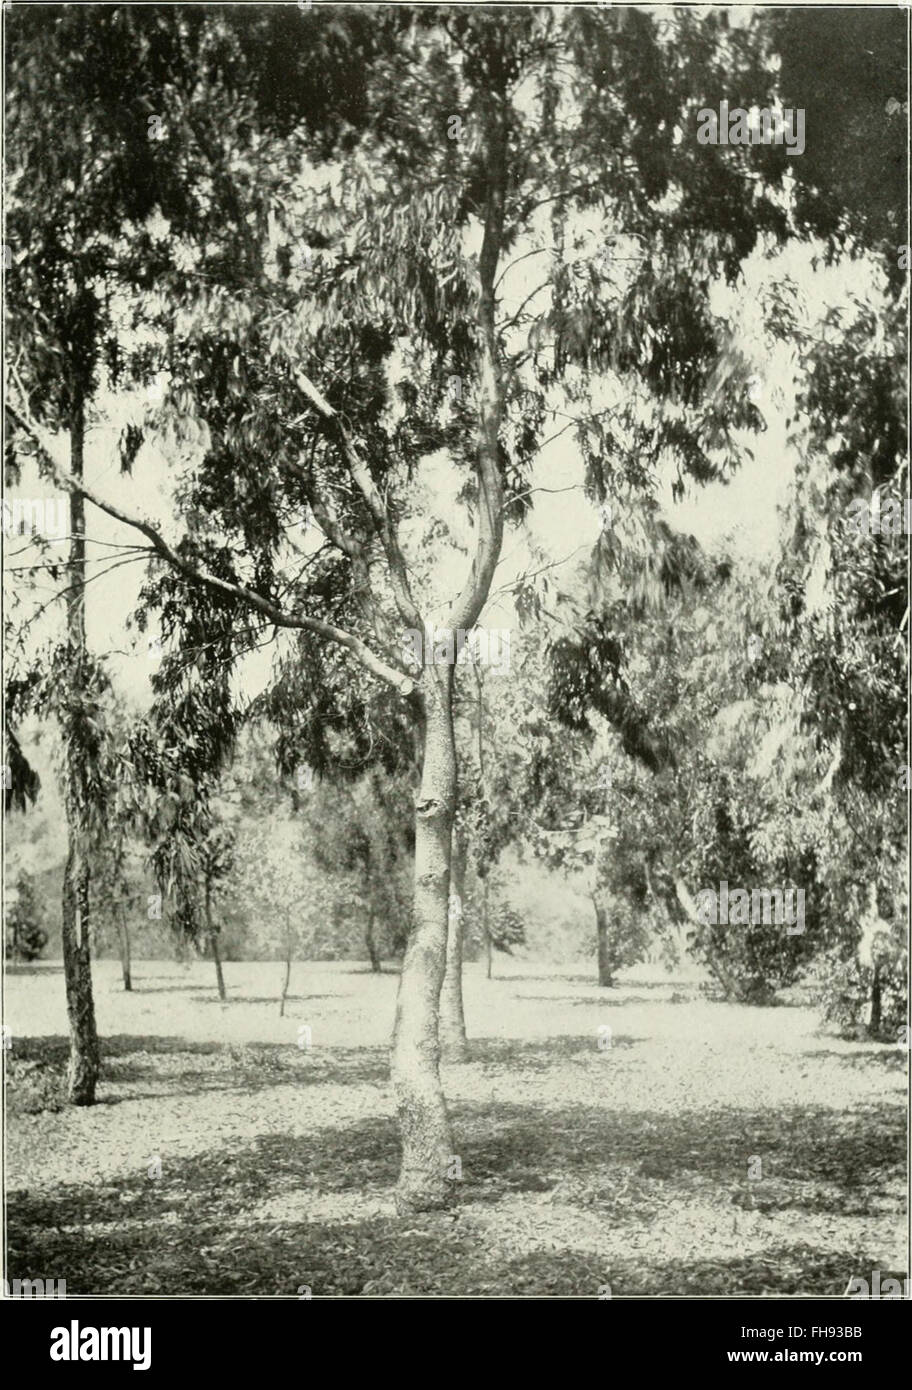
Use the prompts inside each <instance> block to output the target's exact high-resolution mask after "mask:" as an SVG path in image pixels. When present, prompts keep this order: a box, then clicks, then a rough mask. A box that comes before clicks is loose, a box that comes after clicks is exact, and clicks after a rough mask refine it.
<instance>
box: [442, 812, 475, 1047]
mask: <svg viewBox="0 0 912 1390" xmlns="http://www.w3.org/2000/svg"><path fill="white" fill-rule="evenodd" d="M466 857H467V846H466V842H465V837H464V836H463V834H462V833H461V831H459V830H458V829H454V830H453V841H452V863H451V866H450V902H449V921H448V923H447V951H446V971H445V973H444V977H443V987H442V989H441V991H440V1050H441V1052H442V1054H443V1060H444V1061H445V1062H467V1061H468V1059H469V1044H468V1041H467V1040H466V1027H465V1012H464V1009H463V1003H462V942H463V931H464V925H463V924H464V920H465V917H464V911H463V903H464V901H465V875H466Z"/></svg>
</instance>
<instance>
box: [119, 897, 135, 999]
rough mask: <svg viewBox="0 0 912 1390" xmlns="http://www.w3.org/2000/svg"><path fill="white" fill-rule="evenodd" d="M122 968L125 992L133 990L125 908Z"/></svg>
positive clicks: (122, 915)
mask: <svg viewBox="0 0 912 1390" xmlns="http://www.w3.org/2000/svg"><path fill="white" fill-rule="evenodd" d="M119 915H120V933H119V935H120V968H121V971H122V972H123V987H124V989H125V990H132V988H133V980H132V977H131V974H130V928H129V927H128V926H127V914H126V912H125V911H124V909H123V908H121V909H120V914H119Z"/></svg>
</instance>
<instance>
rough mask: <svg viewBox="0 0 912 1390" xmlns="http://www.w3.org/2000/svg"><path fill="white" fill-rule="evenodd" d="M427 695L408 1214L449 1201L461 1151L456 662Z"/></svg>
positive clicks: (397, 1089)
mask: <svg viewBox="0 0 912 1390" xmlns="http://www.w3.org/2000/svg"><path fill="white" fill-rule="evenodd" d="M422 692H423V701H424V750H423V758H422V774H421V787H420V790H419V792H418V796H417V799H416V803H415V899H414V911H413V922H412V930H411V932H410V934H409V939H408V943H407V945H406V948H405V956H404V958H403V962H402V972H401V974H400V977H399V995H398V1000H397V1004H396V1025H395V1030H394V1033H393V1051H392V1062H391V1068H390V1072H391V1077H392V1082H393V1091H394V1093H395V1097H396V1109H397V1113H398V1117H399V1132H400V1136H401V1140H402V1168H401V1171H400V1175H399V1187H398V1190H397V1194H396V1201H397V1206H398V1208H399V1210H400V1211H401V1212H410V1211H428V1210H432V1209H433V1208H435V1207H442V1206H444V1205H445V1204H446V1201H447V1196H448V1188H447V1169H448V1166H449V1164H450V1161H451V1159H452V1156H453V1146H452V1139H451V1137H450V1123H449V1119H448V1117H447V1112H446V1105H445V1103H444V1099H443V1091H442V1089H441V1086H440V1065H439V1063H440V1049H439V1042H438V1019H439V1006H440V988H441V985H442V984H443V976H444V971H445V969H446V951H447V906H448V900H449V889H450V842H451V836H452V828H453V812H454V808H455V802H456V748H455V743H454V739H453V706H452V700H453V668H452V666H449V665H442V666H434V665H431V666H429V667H427V668H426V670H425V672H424V675H423V677H422Z"/></svg>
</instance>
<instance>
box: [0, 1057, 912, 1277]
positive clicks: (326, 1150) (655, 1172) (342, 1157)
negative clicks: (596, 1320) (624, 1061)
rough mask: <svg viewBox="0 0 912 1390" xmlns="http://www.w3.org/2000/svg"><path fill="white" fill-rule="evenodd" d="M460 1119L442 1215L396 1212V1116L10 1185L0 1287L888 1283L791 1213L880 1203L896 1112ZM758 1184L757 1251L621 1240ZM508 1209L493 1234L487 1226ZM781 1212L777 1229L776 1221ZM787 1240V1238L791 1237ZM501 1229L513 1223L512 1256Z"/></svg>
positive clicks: (588, 1112) (899, 1153)
mask: <svg viewBox="0 0 912 1390" xmlns="http://www.w3.org/2000/svg"><path fill="white" fill-rule="evenodd" d="M566 1041H568V1042H570V1041H573V1040H566ZM577 1041H578V1040H577ZM586 1042H587V1046H590V1047H591V1040H586ZM552 1047H553V1044H552ZM552 1061H553V1055H552ZM454 1121H455V1132H456V1135H457V1141H456V1142H457V1146H458V1149H459V1154H460V1159H461V1163H462V1169H463V1178H462V1181H461V1182H459V1183H458V1184H454V1199H455V1204H454V1207H453V1209H452V1210H451V1211H448V1212H445V1213H439V1214H434V1215H430V1216H421V1217H413V1218H408V1219H400V1218H398V1217H396V1216H395V1214H394V1213H393V1211H392V1206H391V1193H392V1188H393V1185H394V1183H395V1180H396V1173H397V1169H398V1162H399V1153H398V1142H397V1137H396V1132H395V1128H394V1125H393V1123H392V1121H391V1120H387V1119H370V1120H361V1121H358V1122H352V1123H348V1124H345V1125H342V1126H339V1127H337V1128H324V1129H319V1130H316V1131H315V1132H314V1133H313V1134H312V1135H311V1134H308V1135H306V1136H304V1137H302V1136H296V1135H292V1134H287V1133H286V1134H268V1135H260V1136H257V1137H252V1138H250V1139H243V1138H238V1137H237V1136H236V1135H235V1136H232V1137H231V1139H230V1142H226V1144H225V1146H224V1147H221V1148H214V1149H211V1150H209V1151H208V1152H204V1153H201V1154H198V1155H196V1156H194V1157H193V1158H191V1159H183V1158H181V1159H169V1157H168V1154H167V1152H163V1153H162V1154H161V1158H162V1169H161V1176H160V1177H157V1178H150V1177H149V1176H148V1174H147V1172H146V1171H145V1170H140V1171H137V1172H136V1173H135V1174H132V1175H126V1176H121V1177H119V1178H118V1179H117V1180H116V1181H114V1182H112V1183H109V1184H107V1185H105V1186H91V1185H88V1184H72V1185H69V1186H67V1187H62V1188H60V1189H58V1190H57V1191H55V1192H54V1193H52V1194H41V1195H36V1194H32V1193H30V1192H28V1191H12V1192H10V1193H9V1194H8V1209H7V1218H8V1239H9V1254H8V1264H9V1267H10V1270H11V1273H10V1274H8V1276H7V1277H8V1278H13V1277H18V1278H25V1277H29V1276H34V1275H35V1272H36V1271H41V1270H53V1271H54V1275H55V1277H60V1278H65V1279H66V1281H67V1289H68V1292H69V1293H71V1294H120V1295H123V1294H150V1293H159V1292H163V1293H167V1294H193V1293H197V1294H201V1293H206V1294H221V1295H226V1294H277V1293H278V1294H287V1295H288V1296H290V1297H293V1296H295V1295H296V1294H298V1293H299V1291H300V1288H301V1286H302V1285H306V1286H308V1287H309V1288H310V1289H311V1290H312V1292H313V1293H314V1294H315V1295H318V1294H348V1295H355V1294H365V1295H368V1294H386V1295H396V1294H410V1293H411V1294H416V1293H418V1294H430V1295H433V1294H449V1295H454V1294H543V1293H544V1294H581V1295H588V1296H597V1295H598V1292H599V1288H600V1286H602V1285H603V1284H605V1283H610V1285H611V1289H612V1293H613V1295H614V1296H621V1295H633V1294H640V1295H644V1294H651V1295H673V1294H679V1295H680V1294H687V1293H690V1294H694V1293H699V1294H727V1295H737V1294H754V1295H761V1294H778V1295H790V1294H814V1295H823V1294H829V1295H833V1294H840V1293H841V1292H843V1291H844V1289H845V1286H846V1284H847V1282H848V1279H849V1278H850V1277H851V1276H852V1275H853V1274H857V1273H861V1274H864V1273H865V1271H869V1270H873V1269H875V1268H879V1269H881V1271H882V1272H883V1274H884V1276H886V1273H887V1271H885V1270H884V1264H883V1261H882V1258H880V1257H878V1254H877V1252H876V1250H873V1249H870V1248H866V1246H864V1245H863V1244H853V1243H852V1242H851V1240H850V1239H848V1238H846V1239H844V1240H841V1241H839V1242H838V1243H837V1244H836V1245H835V1246H834V1245H833V1244H832V1242H831V1244H830V1246H829V1247H828V1248H827V1249H825V1250H821V1249H819V1248H815V1247H814V1245H813V1243H812V1242H809V1241H808V1240H807V1236H806V1225H807V1222H806V1220H805V1221H803V1218H806V1217H807V1215H808V1214H809V1213H811V1212H819V1211H821V1210H823V1211H825V1212H833V1213H834V1214H835V1213H837V1212H838V1213H839V1214H840V1215H841V1216H845V1215H846V1214H850V1213H853V1212H857V1213H858V1214H866V1213H871V1212H873V1211H875V1210H876V1208H877V1204H878V1201H879V1197H880V1194H881V1193H882V1192H883V1190H884V1188H885V1186H886V1184H888V1183H895V1182H896V1181H897V1179H898V1178H899V1177H901V1175H902V1171H903V1159H904V1153H905V1142H904V1129H903V1116H902V1108H901V1106H893V1105H888V1104H886V1103H881V1104H871V1105H869V1106H866V1107H864V1108H863V1109H862V1110H859V1111H858V1112H856V1113H853V1114H840V1113H837V1112H833V1111H830V1110H827V1109H825V1108H823V1107H818V1106H804V1107H791V1108H789V1109H785V1110H782V1111H779V1110H777V1111H775V1112H773V1111H771V1110H753V1111H750V1110H706V1111H701V1112H696V1113H688V1114H684V1115H680V1116H669V1115H668V1114H666V1113H660V1112H656V1111H648V1110H644V1111H642V1112H625V1113H623V1114H616V1113H613V1112H612V1111H610V1110H608V1109H606V1108H605V1107H603V1106H599V1105H592V1104H587V1105H583V1104H579V1105H573V1106H569V1105H568V1106H567V1107H566V1108H564V1109H561V1110H557V1111H554V1110H551V1109H549V1110H548V1111H547V1114H546V1115H543V1113H542V1111H541V1108H540V1107H537V1106H534V1105H512V1106H511V1105H504V1104H503V1103H498V1104H493V1103H492V1104H490V1105H487V1104H470V1103H462V1104H460V1105H458V1106H456V1107H455V1113H454ZM761 1146H762V1153H763V1155H764V1182H763V1183H761V1184H757V1183H754V1184H750V1183H748V1182H747V1181H746V1162H747V1156H748V1155H750V1154H752V1153H755V1152H757V1151H758V1148H760V1147H761ZM764 1190H765V1191H766V1192H768V1194H769V1200H770V1203H771V1205H770V1206H769V1208H768V1215H764V1216H763V1217H762V1219H763V1220H768V1221H769V1222H770V1226H769V1242H768V1243H767V1244H765V1245H764V1247H763V1249H762V1251H761V1252H760V1253H753V1254H746V1253H740V1252H739V1247H738V1241H737V1238H733V1240H732V1242H731V1244H732V1251H731V1254H727V1255H726V1256H725V1257H723V1258H719V1259H710V1258H703V1257H701V1258H691V1259H689V1260H688V1259H681V1258H680V1257H678V1258H672V1257H671V1255H670V1254H668V1255H666V1254H665V1253H664V1252H662V1253H661V1254H659V1253H655V1250H654V1249H653V1253H651V1254H650V1253H645V1254H644V1253H637V1252H636V1250H635V1246H636V1244H637V1233H639V1232H643V1231H644V1230H659V1231H661V1230H662V1229H664V1228H663V1225H662V1223H663V1221H664V1220H665V1218H666V1217H667V1215H668V1214H669V1213H670V1212H674V1213H675V1215H676V1217H677V1219H678V1220H679V1221H680V1219H681V1213H682V1211H683V1212H684V1213H685V1214H686V1212H687V1210H688V1208H687V1202H688V1201H689V1200H690V1199H691V1198H693V1197H694V1196H695V1195H696V1196H697V1197H699V1198H701V1199H702V1200H703V1201H704V1202H709V1203H711V1204H712V1205H713V1207H714V1209H718V1210H719V1211H727V1212H730V1213H731V1216H732V1220H733V1221H736V1219H737V1215H738V1208H739V1206H745V1205H750V1206H751V1208H752V1210H753V1211H754V1212H757V1211H760V1212H761V1213H762V1212H763V1210H764V1209H763V1208H762V1207H761V1206H759V1205H758V1202H759V1200H760V1197H761V1196H762V1193H763V1191H764ZM506 1200H509V1201H510V1203H511V1206H510V1207H509V1209H508V1213H505V1215H506V1217H507V1219H506V1222H501V1224H500V1226H497V1225H496V1224H495V1225H494V1226H490V1225H489V1224H486V1223H487V1222H488V1220H489V1217H490V1216H494V1215H495V1214H496V1208H497V1204H498V1203H500V1202H503V1201H506ZM264 1202H267V1203H268V1208H269V1212H268V1216H264V1215H263V1213H262V1204H263V1203H264ZM517 1202H519V1206H517ZM311 1203H316V1204H317V1205H316V1206H315V1208H314V1216H313V1218H309V1217H308V1205H309V1204H311ZM821 1203H823V1205H822V1206H821ZM779 1211H782V1212H786V1213H787V1216H786V1222H785V1225H783V1221H782V1220H779V1221H778V1222H774V1217H775V1213H776V1212H779ZM568 1212H572V1213H575V1219H576V1220H577V1221H578V1220H582V1221H583V1222H584V1223H588V1224H587V1225H586V1229H587V1230H591V1233H592V1235H593V1237H594V1238H597V1236H598V1233H599V1232H605V1231H606V1230H607V1231H610V1232H612V1234H613V1235H617V1236H618V1239H617V1241H616V1246H615V1249H616V1252H617V1250H620V1251H621V1252H622V1253H620V1254H618V1253H615V1254H613V1255H612V1256H611V1258H610V1260H609V1262H608V1264H607V1265H606V1264H605V1261H604V1258H602V1257H599V1256H597V1255H592V1254H589V1253H586V1252H585V1251H583V1250H580V1249H579V1248H576V1247H574V1246H573V1244H572V1240H570V1239H568V1237H567V1234H566V1232H567V1230H568V1224H567V1214H568ZM486 1214H487V1215H486ZM726 1219H727V1218H726ZM758 1219H759V1218H758ZM784 1229H789V1230H794V1232H795V1239H794V1242H792V1241H790V1240H787V1239H783V1238H782V1237H783V1230H784ZM498 1230H499V1231H500V1232H501V1233H503V1232H504V1230H508V1232H509V1240H508V1241H507V1243H506V1244H505V1243H504V1239H503V1238H501V1237H499V1236H498V1234H497V1233H498ZM628 1232H629V1234H628ZM802 1237H804V1238H802ZM523 1244H525V1246H526V1249H525V1251H523V1249H522V1246H523ZM889 1273H890V1274H891V1275H893V1276H894V1277H901V1276H902V1274H903V1273H904V1271H899V1270H897V1271H892V1270H890V1271H889Z"/></svg>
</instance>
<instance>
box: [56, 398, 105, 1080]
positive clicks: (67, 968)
mask: <svg viewBox="0 0 912 1390" xmlns="http://www.w3.org/2000/svg"><path fill="white" fill-rule="evenodd" d="M84 437H85V419H84V414H83V409H82V405H81V403H78V404H77V405H76V406H75V407H74V414H73V421H72V425H71V428H70V461H71V462H70V467H71V470H72V472H73V474H74V476H75V477H77V478H81V477H82V472H83V443H84ZM85 555H86V551H85V499H84V497H83V496H82V494H81V493H77V492H71V493H70V563H69V570H68V575H69V582H70V588H69V591H68V593H67V596H66V613H67V644H68V652H69V681H70V693H71V698H72V704H73V706H74V707H76V708H78V706H79V703H80V701H81V700H82V697H83V681H84V671H85V663H86V635H85ZM80 756H81V751H80V749H79V747H78V737H74V736H72V733H71V736H70V737H69V738H68V739H67V758H68V759H69V760H70V762H69V766H68V768H67V781H68V783H69V784H70V786H72V785H73V784H78V782H79V781H80V776H79V768H78V766H77V765H74V764H76V763H78V759H79V758H80ZM64 801H65V803H66V820H67V836H68V841H69V844H68V849H67V857H66V864H65V867H64V871H63V902H62V909H63V915H62V921H61V940H62V945H63V974H64V982H65V986H66V1001H67V1017H68V1019H69V1024H70V1060H69V1066H68V1069H67V1096H68V1099H69V1100H70V1102H71V1103H72V1104H73V1105H92V1104H94V1101H95V1087H96V1084H97V1082H98V1072H99V1068H100V1062H99V1053H98V1033H97V1031H96V1028H95V1002H94V1000H93V998H92V961H91V954H90V950H89V864H88V859H87V856H86V851H85V844H84V834H83V827H82V825H81V824H80V814H79V808H78V807H77V806H75V805H74V804H73V801H72V798H71V796H70V795H69V794H68V795H67V796H65V798H64Z"/></svg>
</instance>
